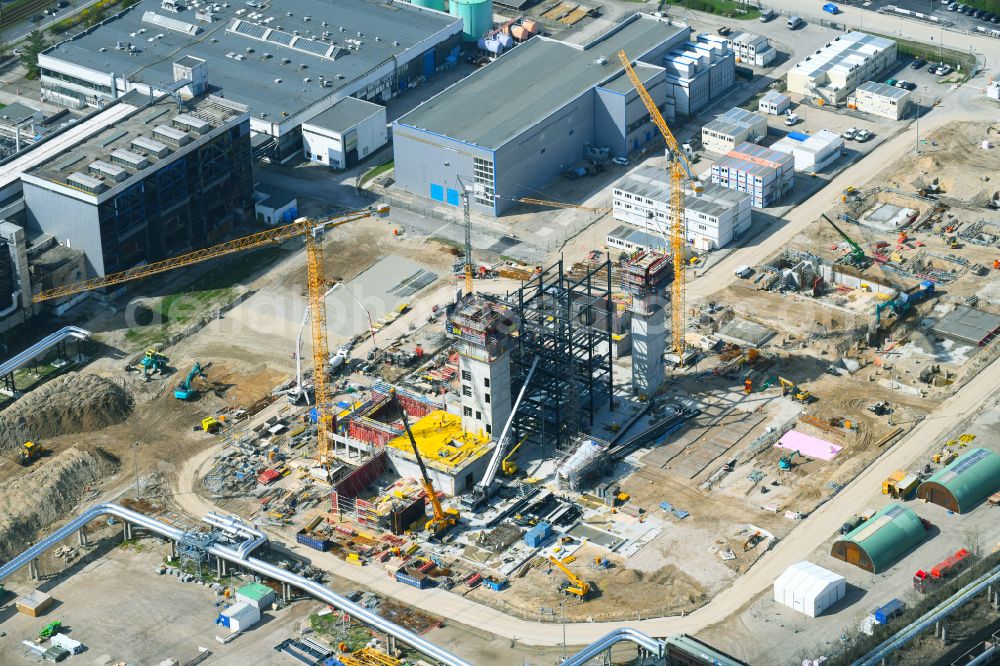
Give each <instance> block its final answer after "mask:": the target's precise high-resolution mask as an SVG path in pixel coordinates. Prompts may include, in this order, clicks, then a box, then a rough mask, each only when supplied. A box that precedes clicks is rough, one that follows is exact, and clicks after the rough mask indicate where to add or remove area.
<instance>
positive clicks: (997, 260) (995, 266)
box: [993, 259, 1000, 271]
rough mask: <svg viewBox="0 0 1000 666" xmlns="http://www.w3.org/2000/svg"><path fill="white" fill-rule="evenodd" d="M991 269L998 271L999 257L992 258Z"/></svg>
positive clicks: (999, 269)
mask: <svg viewBox="0 0 1000 666" xmlns="http://www.w3.org/2000/svg"><path fill="white" fill-rule="evenodd" d="M993 270H995V271H1000V259H994V260H993Z"/></svg>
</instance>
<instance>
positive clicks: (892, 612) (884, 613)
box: [875, 599, 906, 624]
mask: <svg viewBox="0 0 1000 666" xmlns="http://www.w3.org/2000/svg"><path fill="white" fill-rule="evenodd" d="M905 608H906V604H904V603H903V602H902V601H900V600H899V599H893V600H892V601H890V602H889V603H887V604H886V605H884V606H881V607H879V608H876V609H875V622H876V623H877V624H889V621H890V620H891V619H892V618H894V617H896V616H897V615H899V614H901V613H902V612H903V609H905Z"/></svg>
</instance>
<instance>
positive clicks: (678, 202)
mask: <svg viewBox="0 0 1000 666" xmlns="http://www.w3.org/2000/svg"><path fill="white" fill-rule="evenodd" d="M618 59H619V60H620V61H621V63H622V66H623V67H624V68H625V73H626V74H627V75H628V78H629V81H631V82H632V86H633V87H634V88H635V90H636V92H637V93H639V98H640V99H642V103H643V104H644V105H645V106H646V110H647V111H648V112H649V117H650V119H652V121H653V123H654V124H655V125H656V127H657V128H658V129H659V130H660V134H662V135H663V139H664V141H666V143H667V158H668V159H669V160H670V251H671V252H672V253H673V255H674V257H673V258H674V281H673V283H672V285H671V293H670V314H671V324H672V330H671V334H672V336H673V351H674V354H675V355H676V356H677V359H678V362H680V363H683V362H684V347H685V343H684V332H685V329H686V328H687V326H686V317H685V313H684V293H685V285H684V282H685V275H684V268H685V262H684V247H685V246H686V245H687V225H686V224H685V220H684V181H685V180H687V182H688V184H689V185H690V186H691V189H692V190H694V191H695V192H700V191H701V190H702V186H701V183H700V182H698V179H697V178H696V177H695V175H694V171H693V170H692V169H691V163H690V162H688V160H687V158H686V157H685V156H684V151H683V150H681V147H680V145H679V144H678V143H677V139H675V138H674V134H673V132H671V131H670V128H669V127H668V126H667V121H665V120H664V119H663V115H661V114H660V110H659V109H658V108H656V104H655V103H654V102H653V99H652V98H651V97H650V96H649V93H648V92H647V91H646V87H645V86H644V85H642V81H640V80H639V77H638V76H636V73H635V70H634V69H632V63H631V61H630V60H629V58H628V56H627V55H625V51H624V50H622V51H619V52H618Z"/></svg>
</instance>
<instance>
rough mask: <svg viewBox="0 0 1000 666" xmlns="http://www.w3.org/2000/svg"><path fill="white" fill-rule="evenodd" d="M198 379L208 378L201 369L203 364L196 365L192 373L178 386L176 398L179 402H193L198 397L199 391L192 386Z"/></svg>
mask: <svg viewBox="0 0 1000 666" xmlns="http://www.w3.org/2000/svg"><path fill="white" fill-rule="evenodd" d="M196 377H201V378H202V379H206V378H207V377H206V375H205V371H204V370H203V369H202V367H201V363H195V364H194V367H193V368H191V372H189V373H188V376H187V377H185V378H184V381H182V382H181V383H180V384H178V385H177V388H175V389H174V397H175V398H177V399H178V400H192V399H193V398H195V397H196V396H197V395H198V389H196V388H194V387H193V386H191V383H192V382H193V381H194V380H195V378H196Z"/></svg>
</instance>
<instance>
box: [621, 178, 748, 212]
mask: <svg viewBox="0 0 1000 666" xmlns="http://www.w3.org/2000/svg"><path fill="white" fill-rule="evenodd" d="M669 178H670V176H669V174H668V172H667V171H666V170H665V169H661V168H658V167H655V166H644V167H641V168H639V169H636V170H635V171H634V172H632V173H630V174H628V175H627V176H625V177H624V178H622V179H621V180H619V181H618V182H617V183H615V184H614V189H616V190H622V191H623V192H629V193H631V194H633V195H636V196H640V197H644V198H646V199H652V200H653V201H656V202H658V203H662V204H666V203H667V201H668V198H669V196H670V185H669ZM686 192H687V194H686V196H685V197H684V206H685V208H687V209H688V210H693V211H697V212H701V213H705V214H706V215H711V216H712V217H718V216H719V215H721V214H722V213H724V212H725V211H727V210H729V209H731V208H733V207H734V206H736V205H738V204H739V202H740V201H743V200H744V199H749V198H750V195H749V194H747V193H745V192H737V191H736V190H730V189H729V188H726V187H722V186H721V185H718V184H716V183H705V184H704V185H703V189H702V192H701V194H700V195H697V196H696V195H695V194H694V193H692V192H691V191H690V190H687V189H686Z"/></svg>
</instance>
